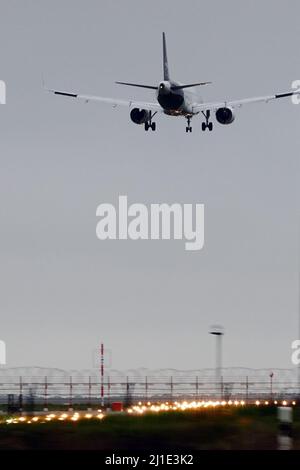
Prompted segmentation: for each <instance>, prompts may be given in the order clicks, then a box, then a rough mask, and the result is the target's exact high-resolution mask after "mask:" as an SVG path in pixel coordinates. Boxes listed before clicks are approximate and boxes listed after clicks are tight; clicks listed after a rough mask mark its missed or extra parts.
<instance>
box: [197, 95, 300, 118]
mask: <svg viewBox="0 0 300 470" xmlns="http://www.w3.org/2000/svg"><path fill="white" fill-rule="evenodd" d="M294 95H298V96H300V92H299V91H288V92H286V93H279V94H277V95H269V96H258V97H255V98H244V99H241V100H235V101H230V100H228V101H220V102H215V103H194V104H193V105H192V106H193V112H195V113H197V112H200V111H207V110H210V111H216V110H217V109H219V108H224V107H230V108H240V107H242V106H244V105H246V104H251V103H268V102H269V101H272V100H277V99H280V98H288V97H291V96H294Z"/></svg>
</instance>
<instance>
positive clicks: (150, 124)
mask: <svg viewBox="0 0 300 470" xmlns="http://www.w3.org/2000/svg"><path fill="white" fill-rule="evenodd" d="M155 114H157V112H155V113H153V114H152V112H151V111H150V114H149V119H148V121H146V122H145V131H148V130H149V129H150V128H151V129H152V131H153V132H155V131H156V122H152V119H153V118H154V116H155Z"/></svg>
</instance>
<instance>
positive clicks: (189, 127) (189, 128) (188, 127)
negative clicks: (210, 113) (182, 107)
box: [185, 116, 193, 132]
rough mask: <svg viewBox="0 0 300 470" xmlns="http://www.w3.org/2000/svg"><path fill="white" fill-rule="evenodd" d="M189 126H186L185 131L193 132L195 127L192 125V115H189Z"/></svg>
mask: <svg viewBox="0 0 300 470" xmlns="http://www.w3.org/2000/svg"><path fill="white" fill-rule="evenodd" d="M186 119H187V124H188V125H187V126H186V128H185V132H192V130H193V128H192V126H191V116H187V118H186Z"/></svg>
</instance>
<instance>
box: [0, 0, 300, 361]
mask: <svg viewBox="0 0 300 470" xmlns="http://www.w3.org/2000/svg"><path fill="white" fill-rule="evenodd" d="M0 7H1V11H0V40H1V54H0V64H1V66H0V78H1V79H2V80H5V81H6V83H7V105H6V106H1V107H0V133H1V134H0V135H1V137H0V220H1V231H0V318H1V328H0V338H1V339H2V340H5V341H6V344H7V360H8V364H7V365H8V366H23V365H39V366H49V367H61V368H77V369H80V368H85V367H87V368H89V367H91V366H92V359H91V357H92V350H93V349H94V348H95V347H97V345H98V344H99V341H100V340H103V341H104V343H105V345H106V347H107V348H110V349H111V350H112V357H113V362H112V365H113V367H114V368H119V369H125V368H135V367H149V368H159V367H161V368H164V367H174V368H178V369H192V368H198V367H200V368H201V367H211V366H213V364H214V355H213V341H212V338H211V337H209V335H208V329H209V326H210V325H211V324H214V323H221V324H222V325H224V327H225V330H226V337H225V341H224V365H225V366H248V367H292V364H291V359H290V357H291V342H292V341H293V340H294V339H296V338H297V336H298V332H297V328H298V327H297V318H298V313H297V311H298V305H297V299H298V286H297V276H298V274H297V270H298V226H299V219H300V204H299V201H300V198H299V176H300V157H299V139H300V137H299V136H300V133H299V129H300V106H295V105H292V104H291V102H290V100H289V99H288V100H281V101H280V102H279V101H278V102H276V103H274V102H273V103H269V104H268V105H266V104H258V105H252V106H249V107H244V108H243V109H241V110H240V111H239V112H238V114H237V118H236V121H235V122H234V124H233V125H231V126H228V127H226V126H223V127H222V126H220V125H216V126H215V130H214V132H213V133H208V132H206V133H202V131H201V118H195V119H194V121H193V127H194V130H193V133H192V134H191V135H186V133H185V125H186V123H185V121H184V119H182V118H177V119H175V118H170V117H167V116H159V117H158V118H157V126H158V130H157V132H156V133H152V132H151V133H145V132H144V130H143V128H142V127H139V126H136V125H134V124H133V123H132V122H131V121H130V119H129V113H128V109H126V108H123V109H120V108H119V109H117V110H114V109H112V108H110V107H109V106H106V105H101V104H91V103H90V104H88V105H86V104H84V103H80V102H76V101H75V100H74V101H72V100H69V99H65V98H58V97H55V96H53V95H50V94H47V93H45V92H44V91H43V90H42V86H41V76H42V74H44V77H45V79H46V82H47V85H48V86H51V87H57V88H62V89H66V90H71V91H72V90H74V91H79V92H83V93H90V94H98V95H102V96H108V97H117V98H118V97H119V98H138V99H146V100H151V99H153V95H152V92H151V91H150V90H135V89H130V88H127V87H120V86H117V85H115V84H114V81H115V80H124V81H137V82H142V83H143V82H144V83H149V84H152V83H153V84H156V83H157V82H158V81H159V80H160V79H161V77H162V63H161V62H162V58H161V56H162V44H161V33H162V31H166V33H167V40H168V53H169V61H170V71H171V75H172V77H173V78H174V79H176V80H179V81H182V82H187V83H189V82H193V81H198V80H200V81H206V80H211V81H212V82H213V85H211V86H209V87H205V89H202V90H201V91H202V92H205V98H207V100H210V101H211V100H215V99H225V98H227V99H228V98H237V99H238V98H243V97H251V96H259V95H264V94H272V93H275V92H282V91H285V90H289V88H290V86H291V82H292V81H293V80H296V79H300V51H299V41H300V28H299V17H300V3H299V1H297V0H295V1H294V0H289V1H278V0H276V1H275V0H263V1H261V0H259V1H254V0H253V1H248V2H245V1H244V2H241V1H240V0H227V1H226V2H224V1H221V0H220V1H216V0H211V1H209V2H207V1H200V0H190V1H188V2H182V1H178V0H172V1H168V0H167V1H159V2H158V1H157V2H156V1H154V2H149V1H145V0H126V1H124V0H123V1H121V0H120V1H116V0H101V1H100V0H97V1H96V0H84V1H83V0H72V1H71V0H22V1H21V0H1V4H0ZM120 194H125V195H128V198H129V202H130V203H134V202H140V203H145V204H150V203H157V202H166V203H172V202H180V203H196V202H198V203H204V204H205V208H206V216H205V223H206V243H205V248H204V249H203V250H202V251H200V252H187V251H185V250H184V244H183V242H181V241H176V242H174V241H173V242H172V241H170V242H168V241H139V242H132V241H115V242H113V241H110V242H100V241H99V240H97V238H96V235H95V229H96V222H97V219H96V215H95V214H96V208H97V206H98V205H99V204H100V203H101V202H111V203H116V202H117V199H118V196H119V195H120Z"/></svg>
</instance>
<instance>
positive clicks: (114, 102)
mask: <svg viewBox="0 0 300 470" xmlns="http://www.w3.org/2000/svg"><path fill="white" fill-rule="evenodd" d="M47 91H49V92H50V93H53V94H54V95H59V96H66V97H69V98H75V99H78V100H82V101H85V102H86V103H89V102H90V101H95V102H98V103H106V104H110V105H111V106H113V108H116V107H118V106H125V107H127V108H140V109H141V108H142V109H147V110H149V111H156V112H161V113H162V112H163V109H162V107H161V106H160V105H159V104H158V103H147V102H144V101H134V100H132V101H126V100H120V99H114V98H104V97H102V96H92V95H80V94H75V93H68V92H65V91H57V90H47Z"/></svg>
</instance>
